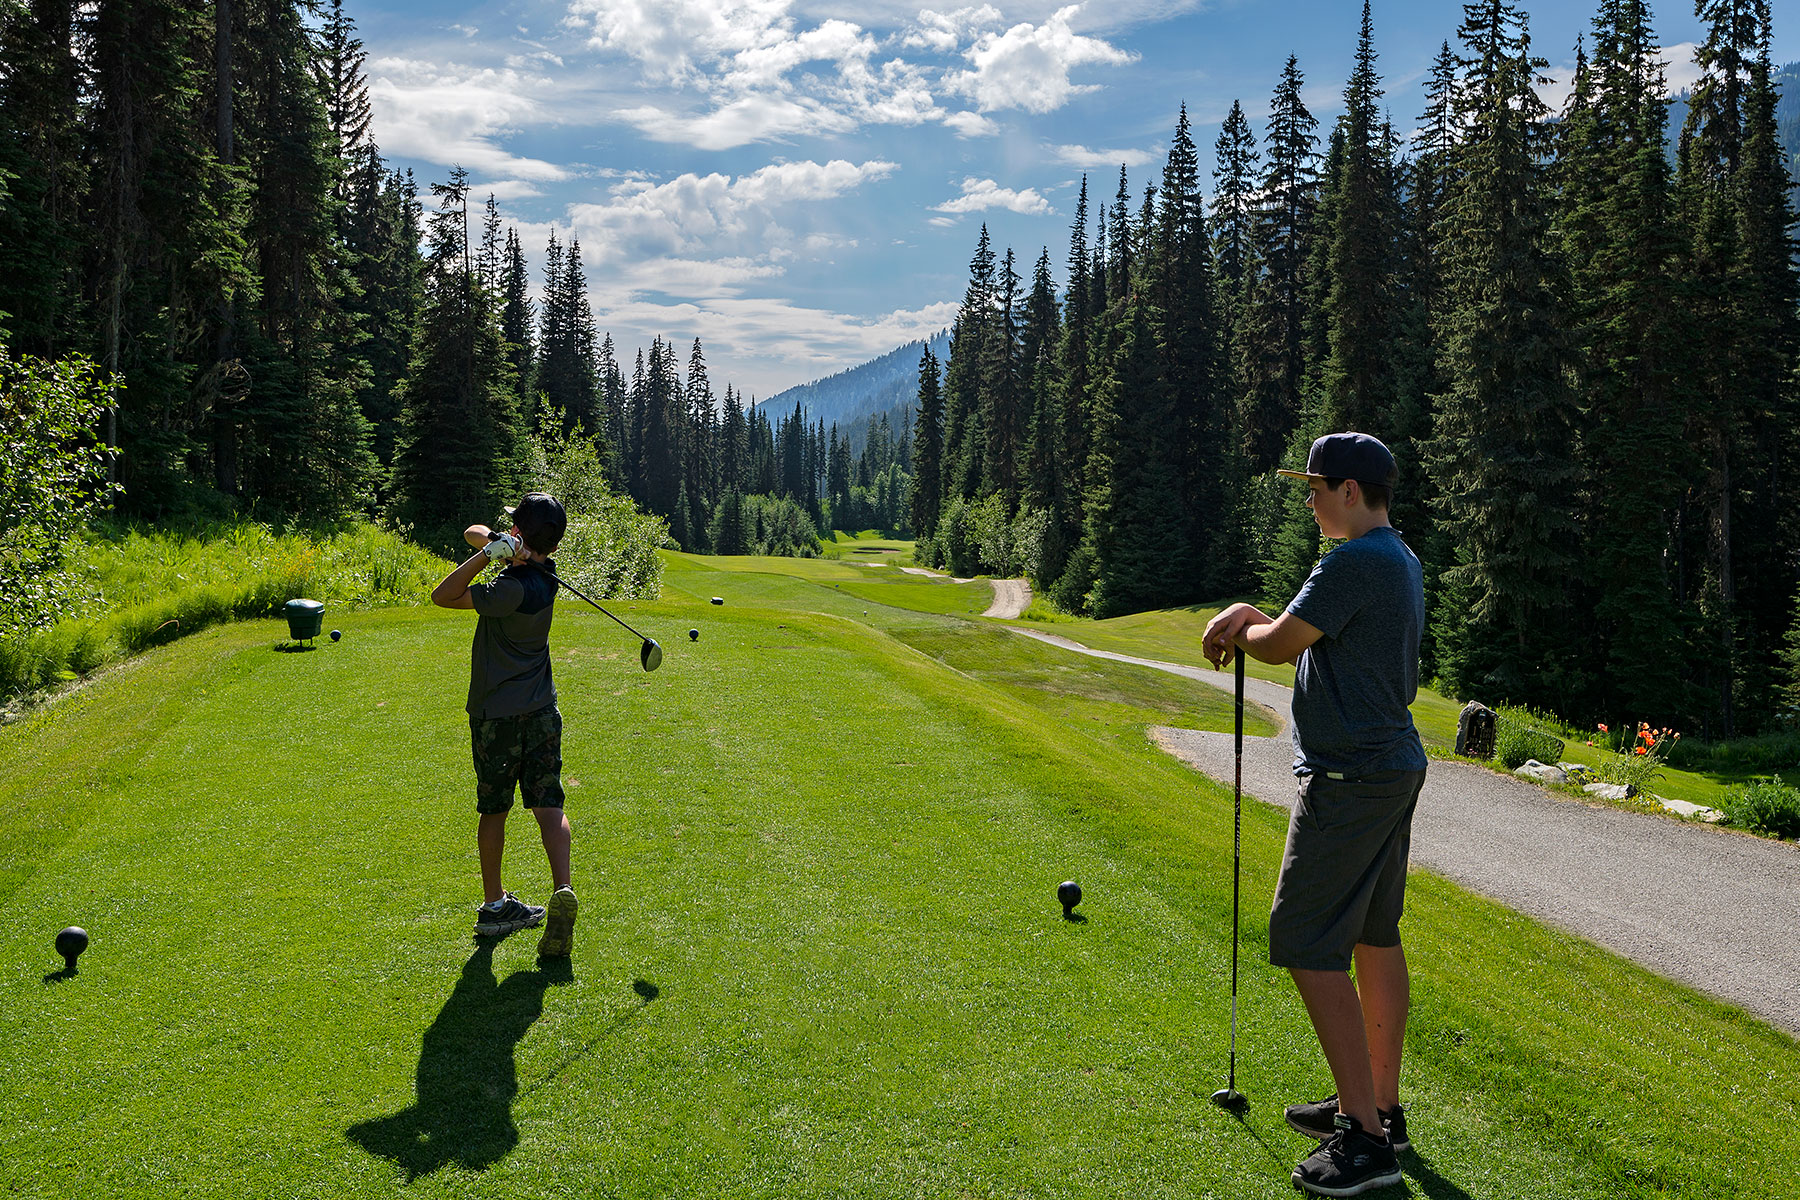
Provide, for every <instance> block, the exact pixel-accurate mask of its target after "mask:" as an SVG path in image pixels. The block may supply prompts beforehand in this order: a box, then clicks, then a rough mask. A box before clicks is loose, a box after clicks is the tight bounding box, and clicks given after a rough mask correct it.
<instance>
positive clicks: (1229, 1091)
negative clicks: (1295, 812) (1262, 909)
mask: <svg viewBox="0 0 1800 1200" xmlns="http://www.w3.org/2000/svg"><path fill="white" fill-rule="evenodd" d="M1236 658H1237V735H1236V757H1237V763H1236V766H1235V767H1234V769H1233V771H1232V787H1231V792H1232V795H1231V1060H1230V1063H1231V1065H1230V1066H1229V1068H1228V1072H1229V1073H1228V1075H1227V1077H1226V1080H1225V1086H1224V1087H1222V1088H1220V1089H1219V1090H1218V1091H1216V1092H1214V1093H1213V1094H1212V1102H1213V1103H1214V1104H1217V1105H1218V1106H1219V1107H1220V1108H1228V1109H1230V1110H1231V1111H1232V1112H1242V1111H1243V1110H1244V1109H1246V1108H1248V1107H1250V1101H1248V1100H1246V1099H1245V1098H1244V1094H1243V1093H1242V1092H1240V1091H1238V1090H1237V987H1238V970H1237V967H1238V867H1239V864H1240V862H1241V861H1242V847H1243V830H1244V652H1243V650H1242V649H1239V650H1238V652H1237V654H1236Z"/></svg>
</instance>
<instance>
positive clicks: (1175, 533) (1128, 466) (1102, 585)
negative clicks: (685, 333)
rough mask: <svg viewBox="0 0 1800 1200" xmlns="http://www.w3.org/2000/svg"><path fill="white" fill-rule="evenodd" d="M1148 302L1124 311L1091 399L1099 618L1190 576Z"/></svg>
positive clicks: (1159, 603) (1164, 600) (1091, 506)
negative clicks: (1105, 371) (1110, 358)
mask: <svg viewBox="0 0 1800 1200" xmlns="http://www.w3.org/2000/svg"><path fill="white" fill-rule="evenodd" d="M1147 309H1148V306H1147V305H1146V304H1144V303H1142V302H1141V301H1140V302H1134V303H1133V304H1131V305H1130V306H1129V307H1128V309H1127V311H1126V313H1125V314H1124V319H1123V320H1122V322H1121V323H1120V336H1121V341H1120V344H1119V348H1118V351H1117V354H1116V357H1115V359H1114V363H1115V365H1114V369H1113V370H1112V372H1110V374H1109V377H1108V379H1107V381H1106V383H1105V385H1104V386H1103V387H1102V389H1101V392H1100V395H1099V398H1098V399H1099V403H1098V405H1097V408H1096V418H1097V419H1096V421H1095V426H1094V453H1093V459H1092V461H1091V462H1090V464H1089V477H1090V478H1091V479H1092V481H1093V494H1092V495H1091V496H1090V498H1089V501H1088V528H1089V538H1088V545H1089V546H1090V547H1091V551H1092V554H1093V557H1094V562H1095V576H1094V583H1093V593H1092V607H1093V612H1094V615H1095V616H1097V617H1102V618H1104V617H1113V616H1118V615H1120V614H1122V613H1129V612H1138V611H1142V610H1144V609H1149V608H1162V607H1166V606H1168V605H1171V604H1174V603H1177V602H1179V601H1181V600H1182V599H1184V596H1183V594H1182V590H1181V589H1182V581H1184V580H1186V579H1188V578H1189V577H1190V576H1191V567H1190V565H1189V564H1188V563H1187V562H1186V561H1185V559H1186V557H1187V536H1186V530H1185V528H1184V524H1183V516H1182V514H1181V512H1180V511H1179V509H1178V506H1176V505H1173V504H1171V503H1169V498H1170V497H1171V496H1174V495H1176V494H1178V490H1179V486H1180V482H1179V479H1178V476H1177V473H1176V471H1175V470H1174V468H1173V466H1172V465H1171V458H1172V454H1171V446H1170V441H1171V439H1170V436H1169V434H1170V430H1171V429H1172V427H1173V423H1174V400H1173V396H1172V394H1171V391H1170V388H1169V386H1168V382H1167V380H1166V378H1165V377H1164V373H1163V367H1162V363H1161V362H1160V361H1159V359H1160V356H1159V354H1158V352H1157V344H1156V331H1155V318H1154V315H1153V314H1152V313H1151V312H1149V311H1147Z"/></svg>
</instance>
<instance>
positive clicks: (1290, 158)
mask: <svg viewBox="0 0 1800 1200" xmlns="http://www.w3.org/2000/svg"><path fill="white" fill-rule="evenodd" d="M1304 84H1305V80H1304V77H1303V76H1302V75H1301V73H1300V66H1299V60H1298V59H1296V58H1295V57H1293V56H1292V55H1289V56H1288V60H1287V65H1286V66H1285V67H1284V68H1283V69H1282V73H1281V82H1280V83H1279V84H1278V85H1277V86H1276V89H1275V95H1274V98H1273V99H1272V100H1271V102H1270V106H1269V127H1268V131H1267V133H1266V135H1265V137H1264V143H1265V144H1266V145H1267V147H1268V155H1267V160H1266V163H1267V165H1266V168H1265V170H1264V173H1263V179H1262V188H1261V198H1260V203H1259V204H1258V207H1257V210H1256V263H1257V276H1256V280H1255V283H1254V284H1253V285H1252V287H1251V289H1250V292H1249V295H1248V297H1247V300H1246V303H1245V306H1244V314H1243V317H1242V319H1241V322H1240V325H1239V329H1238V337H1237V349H1236V352H1235V353H1236V357H1237V363H1236V370H1237V372H1238V376H1239V379H1240V381H1241V386H1242V387H1243V389H1244V391H1243V393H1242V394H1241V397H1240V400H1239V403H1240V407H1241V413H1242V415H1241V417H1240V427H1241V428H1242V430H1243V437H1244V450H1245V452H1246V453H1247V454H1248V455H1249V458H1250V469H1251V470H1252V471H1255V472H1261V471H1266V470H1268V469H1269V468H1271V467H1273V466H1274V465H1275V462H1276V461H1277V460H1278V459H1279V458H1280V456H1281V452H1282V450H1283V448H1284V447H1285V446H1286V444H1287V440H1288V435H1289V433H1290V431H1291V430H1292V429H1293V427H1294V425H1295V423H1296V422H1297V421H1298V420H1299V417H1300V409H1301V387H1302V383H1303V380H1304V378H1305V374H1306V368H1307V360H1306V356H1305V333H1306V325H1307V322H1308V319H1309V314H1308V312H1307V307H1306V291H1307V274H1306V262H1307V256H1308V253H1309V251H1310V249H1311V244H1312V243H1311V235H1312V226H1313V220H1314V216H1315V212H1316V209H1317V204H1318V169H1317V166H1316V163H1315V157H1316V156H1315V152H1314V147H1315V146H1316V145H1317V144H1318V138H1317V136H1316V135H1315V134H1314V132H1313V131H1314V129H1316V128H1317V126H1318V122H1317V121H1316V120H1315V119H1314V118H1313V115H1312V113H1311V112H1309V111H1308V110H1307V108H1306V103H1305V101H1304V100H1303V99H1302V98H1301V91H1302V88H1303V87H1304Z"/></svg>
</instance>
